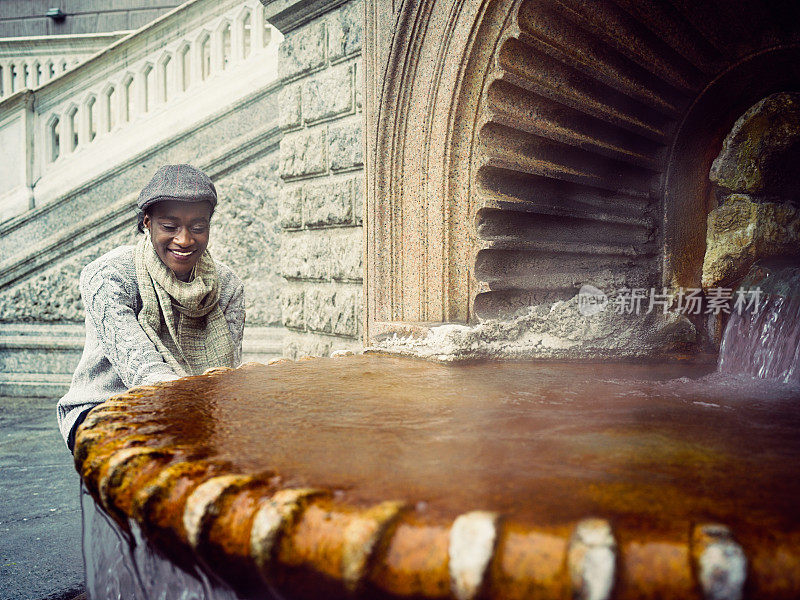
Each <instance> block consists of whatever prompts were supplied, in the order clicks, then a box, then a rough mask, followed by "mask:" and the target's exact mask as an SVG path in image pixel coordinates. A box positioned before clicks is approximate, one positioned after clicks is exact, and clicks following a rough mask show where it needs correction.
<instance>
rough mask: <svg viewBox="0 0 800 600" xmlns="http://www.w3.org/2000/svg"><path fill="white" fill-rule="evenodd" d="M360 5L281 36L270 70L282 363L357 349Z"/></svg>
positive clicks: (360, 180)
mask: <svg viewBox="0 0 800 600" xmlns="http://www.w3.org/2000/svg"><path fill="white" fill-rule="evenodd" d="M363 11H364V7H363V3H362V2H361V0H355V1H351V2H348V3H346V4H344V5H342V6H340V7H338V8H336V9H334V10H333V11H330V12H328V13H326V14H323V15H322V16H319V17H317V18H315V19H313V20H311V21H310V22H308V23H305V24H304V25H302V26H300V27H298V28H297V29H295V30H293V31H290V32H285V34H286V38H285V40H284V42H283V44H282V45H281V48H280V56H279V60H278V64H279V72H280V77H281V83H282V86H283V89H282V92H281V94H282V96H281V101H280V115H279V124H280V128H281V130H282V132H283V134H284V137H283V139H282V141H281V146H280V176H281V178H282V181H283V185H282V189H281V192H280V196H279V198H280V201H279V210H280V217H279V218H280V226H281V228H282V234H281V250H280V266H279V268H280V273H281V274H282V275H283V277H284V278H285V279H286V284H285V287H284V290H283V293H282V298H281V302H282V319H283V325H284V326H285V327H286V328H287V329H288V330H289V332H288V333H287V335H286V338H285V342H284V355H285V356H289V357H291V358H296V357H298V356H304V355H328V354H330V353H331V352H333V351H337V350H344V349H350V348H355V347H358V346H359V345H360V342H359V340H360V336H361V331H362V322H361V320H362V313H363V311H362V306H363V295H362V282H363V276H362V273H363V267H362V243H363V242H362V227H361V219H362V214H363V156H362V143H361V135H362V132H361V129H362V115H361V83H360V82H361V80H362V74H361V70H362V66H361V36H362V28H363V25H362V22H363Z"/></svg>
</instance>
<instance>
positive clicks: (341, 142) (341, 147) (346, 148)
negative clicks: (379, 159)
mask: <svg viewBox="0 0 800 600" xmlns="http://www.w3.org/2000/svg"><path fill="white" fill-rule="evenodd" d="M328 152H329V156H330V162H331V169H332V170H334V171H338V170H342V169H352V168H354V167H360V166H361V165H363V164H364V158H363V150H362V147H361V118H360V117H357V118H355V119H348V121H347V122H346V123H341V124H337V125H335V126H331V127H330V129H329V130H328Z"/></svg>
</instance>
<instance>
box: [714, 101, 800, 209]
mask: <svg viewBox="0 0 800 600" xmlns="http://www.w3.org/2000/svg"><path fill="white" fill-rule="evenodd" d="M798 148H800V93H797V92H781V93H778V94H772V95H771V96H768V97H766V98H764V99H763V100H761V101H760V102H758V103H756V104H755V105H754V106H752V107H750V109H749V110H748V111H747V112H745V113H744V115H742V116H741V117H740V118H739V119H738V120H737V121H736V123H734V125H733V128H732V129H731V131H730V133H729V134H728V135H727V137H726V138H725V140H724V141H723V144H722V151H721V152H720V154H719V156H717V158H716V159H715V160H714V164H713V165H712V166H711V173H710V178H711V181H713V182H715V183H716V184H717V185H719V186H721V187H724V188H726V189H728V190H731V191H734V192H745V193H748V194H764V195H768V196H782V197H791V196H794V195H795V194H796V191H797V188H798V185H800V175H798V174H797V169H796V168H794V166H793V165H794V164H796V162H797V159H798V156H800V150H798Z"/></svg>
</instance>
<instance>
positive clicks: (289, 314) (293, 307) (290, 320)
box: [281, 289, 306, 329]
mask: <svg viewBox="0 0 800 600" xmlns="http://www.w3.org/2000/svg"><path fill="white" fill-rule="evenodd" d="M304 299H305V292H304V291H303V290H297V289H294V290H293V289H285V290H283V292H282V293H281V314H282V315H283V325H284V327H291V328H295V329H303V328H304V327H305V325H306V322H305V318H304V309H303V306H304Z"/></svg>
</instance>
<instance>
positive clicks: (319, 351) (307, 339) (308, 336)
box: [283, 331, 362, 359]
mask: <svg viewBox="0 0 800 600" xmlns="http://www.w3.org/2000/svg"><path fill="white" fill-rule="evenodd" d="M361 347H362V346H361V343H360V342H359V341H358V340H354V339H351V338H345V337H337V336H326V335H324V334H316V333H299V332H294V331H291V332H289V333H288V334H287V336H286V343H285V344H284V347H283V355H284V356H285V357H287V358H291V359H297V358H301V357H303V356H330V355H331V353H333V352H344V351H357V350H360V349H361Z"/></svg>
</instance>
